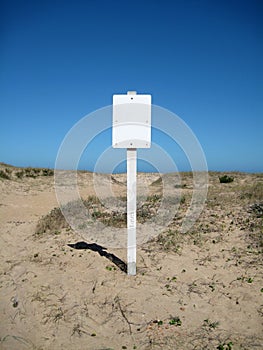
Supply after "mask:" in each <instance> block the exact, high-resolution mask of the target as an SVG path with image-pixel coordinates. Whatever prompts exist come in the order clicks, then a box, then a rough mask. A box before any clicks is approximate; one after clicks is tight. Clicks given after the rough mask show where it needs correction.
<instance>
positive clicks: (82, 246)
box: [68, 242, 127, 272]
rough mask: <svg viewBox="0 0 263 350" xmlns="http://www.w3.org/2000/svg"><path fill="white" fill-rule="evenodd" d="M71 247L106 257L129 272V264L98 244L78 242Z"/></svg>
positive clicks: (122, 269) (70, 245)
mask: <svg viewBox="0 0 263 350" xmlns="http://www.w3.org/2000/svg"><path fill="white" fill-rule="evenodd" d="M68 246H69V247H71V248H74V249H89V250H92V251H93V252H97V253H99V255H100V256H104V257H105V258H107V259H108V260H110V261H111V262H112V263H113V264H115V265H116V266H117V267H118V268H119V269H120V270H121V271H123V272H127V264H126V263H125V262H124V261H123V260H121V259H120V258H118V257H117V256H116V255H114V254H111V253H108V252H107V251H106V250H107V248H105V247H102V246H101V245H98V244H96V243H86V242H77V243H72V244H68Z"/></svg>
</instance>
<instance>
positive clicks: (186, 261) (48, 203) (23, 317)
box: [0, 165, 263, 350]
mask: <svg viewBox="0 0 263 350" xmlns="http://www.w3.org/2000/svg"><path fill="white" fill-rule="evenodd" d="M2 168H4V165H2ZM11 171H12V172H15V171H17V169H16V168H12V169H11ZM139 176H140V182H141V183H142V184H143V183H145V188H148V192H149V193H150V192H152V193H153V192H154V191H156V193H161V188H160V184H158V185H157V186H156V187H153V186H152V187H151V186H150V184H151V183H153V182H154V181H156V179H158V177H159V175H157V174H152V175H149V174H140V175H139ZM218 176H219V174H218V173H210V175H209V196H208V200H207V201H206V205H205V208H204V210H203V212H202V215H201V217H200V219H199V221H198V223H197V225H196V226H195V228H194V229H193V230H192V231H191V233H189V234H186V235H184V236H183V237H181V236H182V235H181V236H180V234H179V233H176V234H174V232H177V226H178V225H179V224H180V220H179V218H178V220H175V221H174V222H173V223H172V224H171V225H170V226H169V229H170V231H169V232H170V236H169V235H168V236H167V235H166V234H165V233H163V234H162V236H160V237H158V239H154V240H152V241H151V242H148V243H145V244H143V245H142V246H140V247H138V251H137V259H138V261H137V275H136V276H128V275H127V274H126V273H125V271H124V270H125V261H126V250H125V249H123V248H122V249H118V248H112V247H110V248H109V247H106V248H108V249H107V250H100V249H97V248H96V247H97V246H96V245H93V246H92V245H91V246H89V245H88V244H91V243H93V242H91V241H88V240H84V239H83V237H82V236H80V235H78V233H75V232H73V231H72V230H69V229H62V230H59V231H56V232H47V233H45V234H41V235H35V229H36V225H37V223H38V222H39V220H40V218H41V217H42V216H45V215H46V214H48V213H49V212H50V211H51V210H52V209H53V208H55V207H57V206H58V203H57V199H56V195H55V191H54V179H53V177H52V176H37V177H36V178H31V177H23V178H21V179H19V178H15V176H13V175H12V176H11V179H0V189H1V198H0V220H1V222H0V229H1V231H0V232H1V235H0V237H1V255H0V259H1V260H0V261H1V267H0V315H1V316H0V317H1V325H0V348H1V349H8V350H16V349H17V350H23V349H37V350H41V349H42V350H57V349H68V350H69V349H74V350H78V349H79V350H80V349H87V350H102V349H114V350H119V349H142V350H144V349H145V350H146V349H227V350H230V349H234V350H236V349H263V335H262V334H263V332H262V330H263V327H262V316H263V289H262V288H263V281H262V247H260V241H258V238H259V235H260V226H258V223H259V222H260V220H261V224H262V219H261V218H256V217H255V216H254V214H253V212H251V211H249V208H251V205H252V204H253V203H258V202H260V200H261V202H263V198H261V197H260V196H261V195H260V194H258V193H256V194H253V196H255V198H254V197H253V196H251V195H249V194H247V193H250V192H249V191H251V188H252V187H253V186H259V185H258V184H261V185H262V183H263V176H262V174H241V173H236V174H234V175H233V176H234V178H235V179H234V182H233V183H230V184H220V183H219V181H218ZM110 181H111V182H112V186H113V188H114V193H117V194H118V195H121V194H125V176H124V175H116V176H114V178H113V179H111V180H110ZM171 181H172V175H171ZM157 183H158V181H157ZM184 184H185V185H184V186H183V192H184V193H185V198H187V196H188V195H189V194H190V193H191V177H190V176H188V175H187V174H186V175H185V179H184ZM79 186H80V193H81V195H82V196H83V197H86V196H88V195H92V194H94V189H93V187H92V174H90V173H81V174H80V180H79ZM258 196H259V197H258ZM184 206H187V201H186V202H185V203H184V204H182V213H183V212H184V211H183V210H184V209H185V208H184ZM153 213H154V211H153ZM253 225H254V226H253ZM113 229H114V228H113ZM261 235H262V228H261ZM171 237H172V238H171ZM83 241H85V243H86V244H87V245H85V244H84V245H82V246H81V245H80V248H87V249H74V247H70V246H68V244H74V243H77V242H83ZM122 263H123V264H122Z"/></svg>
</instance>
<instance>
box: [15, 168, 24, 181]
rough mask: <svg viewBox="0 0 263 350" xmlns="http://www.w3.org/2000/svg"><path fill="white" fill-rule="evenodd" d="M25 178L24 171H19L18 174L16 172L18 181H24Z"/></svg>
mask: <svg viewBox="0 0 263 350" xmlns="http://www.w3.org/2000/svg"><path fill="white" fill-rule="evenodd" d="M23 176H24V172H23V170H21V171H17V172H16V177H17V178H18V179H22V177H23Z"/></svg>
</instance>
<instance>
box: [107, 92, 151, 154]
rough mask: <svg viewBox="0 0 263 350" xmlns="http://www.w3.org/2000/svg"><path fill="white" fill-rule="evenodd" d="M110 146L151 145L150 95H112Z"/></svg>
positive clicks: (133, 146)
mask: <svg viewBox="0 0 263 350" xmlns="http://www.w3.org/2000/svg"><path fill="white" fill-rule="evenodd" d="M112 147H113V148H150V147H151V95H136V94H132V93H130V94H127V95H113V122H112Z"/></svg>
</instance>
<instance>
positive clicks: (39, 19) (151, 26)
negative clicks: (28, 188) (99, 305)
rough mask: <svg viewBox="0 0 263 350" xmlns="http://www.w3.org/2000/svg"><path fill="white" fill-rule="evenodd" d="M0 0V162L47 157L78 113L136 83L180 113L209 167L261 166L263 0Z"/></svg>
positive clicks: (34, 162)
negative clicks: (196, 140)
mask: <svg viewBox="0 0 263 350" xmlns="http://www.w3.org/2000/svg"><path fill="white" fill-rule="evenodd" d="M0 6H1V7H0V31H1V38H0V40H1V41H0V43H1V46H0V49H1V56H0V118H1V128H0V140H1V141H0V146H1V148H0V161H2V162H6V163H11V164H13V165H17V166H40V167H54V164H55V159H56V155H57V152H58V149H59V146H60V144H61V142H62V140H63V138H64V136H65V135H66V133H67V132H68V131H69V130H70V129H71V128H72V127H73V126H74V124H75V123H77V122H78V121H79V120H80V119H81V118H82V117H84V116H85V115H87V114H89V113H91V112H92V111H94V110H96V109H98V108H101V107H104V106H107V105H110V104H111V103H112V95H113V94H114V93H126V92H127V91H128V90H137V91H138V92H139V93H149V94H152V98H153V103H154V104H155V105H159V106H162V107H164V108H167V109H169V110H170V111H172V112H174V113H176V114H177V115H178V116H179V117H180V118H182V119H183V120H184V121H185V122H186V123H187V125H188V126H189V127H190V128H191V129H192V131H193V132H194V133H195V135H196V137H197V138H198V140H199V142H200V144H201V146H202V148H203V150H204V152H205V155H206V159H207V163H208V168H209V170H228V171H230V170H240V171H253V172H262V171H263V157H262V153H263V69H262V62H263V58H262V57H263V1H261V0H259V1H255V0H247V1H242V0H235V1H233V0H226V1H224V0H221V1H219V0H218V1H211V0H207V1H205V0H200V1H198V0H196V1H194V0H192V1H191V0H173V1H166V0H163V1H160V0H151V1H148V0H144V1H137V0H134V1H119V0H116V1H114V0H113V1H106V0H103V1H100V0H98V1H95V0H92V1H91V0H86V1H79V0H74V1H73V0H72V1H58V0H52V1H50V0H45V1H35V0H34V1H33V0H28V1H21V0H19V1H14V0H2V1H1V2H0ZM92 122H94V120H92ZM98 122H99V121H98ZM153 136H154V135H153ZM154 141H155V142H156V143H158V135H157V136H156V135H155V139H154ZM99 142H100V148H99V149H100V151H101V152H102V151H103V149H104V148H107V147H109V142H110V138H109V137H108V136H107V135H106V136H105V137H100V141H99ZM162 147H164V148H165V147H166V141H165V139H162ZM169 147H170V146H169V141H168V140H167V152H168V153H169V154H170V155H171V156H172V157H173V156H174V158H175V160H176V155H173V154H172V148H171V147H170V148H169ZM98 156H99V154H97V155H96V152H95V153H93V158H94V157H95V158H96V157H98ZM93 160H94V159H93ZM176 162H177V166H178V168H179V170H186V169H184V168H185V166H184V162H183V161H182V163H180V156H178V160H176ZM91 163H92V162H91ZM83 166H84V165H83ZM84 167H86V168H89V167H92V164H88V160H87V161H86V163H85V166H84ZM139 170H141V171H142V170H147V167H145V164H144V162H141V163H140V164H139ZM167 170H169V169H167Z"/></svg>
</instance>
